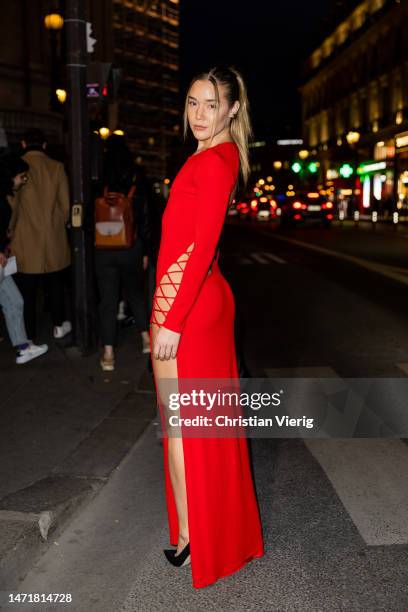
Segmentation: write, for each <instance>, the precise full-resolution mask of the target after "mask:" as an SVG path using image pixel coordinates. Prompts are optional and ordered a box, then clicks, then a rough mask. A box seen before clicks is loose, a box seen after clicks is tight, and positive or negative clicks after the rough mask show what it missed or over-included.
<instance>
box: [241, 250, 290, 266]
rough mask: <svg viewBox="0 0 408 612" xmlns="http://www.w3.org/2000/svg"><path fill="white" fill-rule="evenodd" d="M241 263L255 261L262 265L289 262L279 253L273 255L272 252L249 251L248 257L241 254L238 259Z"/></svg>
mask: <svg viewBox="0 0 408 612" xmlns="http://www.w3.org/2000/svg"><path fill="white" fill-rule="evenodd" d="M238 261H239V263H240V264H244V265H248V264H253V263H255V262H256V263H260V264H262V265H267V264H270V263H271V262H273V263H279V264H285V263H287V262H286V261H285V260H284V259H282V258H281V257H278V256H277V255H273V254H272V253H264V252H262V253H247V257H245V256H244V255H242V256H240V257H239V259H238Z"/></svg>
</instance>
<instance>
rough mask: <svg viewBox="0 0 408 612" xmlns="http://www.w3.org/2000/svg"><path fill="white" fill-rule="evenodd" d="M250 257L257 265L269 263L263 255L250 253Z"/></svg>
mask: <svg viewBox="0 0 408 612" xmlns="http://www.w3.org/2000/svg"><path fill="white" fill-rule="evenodd" d="M251 257H252V259H255V261H257V262H258V263H261V264H267V263H269V260H268V259H265V257H264V254H263V253H251Z"/></svg>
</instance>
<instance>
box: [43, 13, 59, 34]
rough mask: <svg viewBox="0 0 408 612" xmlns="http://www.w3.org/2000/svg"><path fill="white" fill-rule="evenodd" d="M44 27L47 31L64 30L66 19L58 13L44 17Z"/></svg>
mask: <svg viewBox="0 0 408 612" xmlns="http://www.w3.org/2000/svg"><path fill="white" fill-rule="evenodd" d="M44 25H45V27H46V28H47V30H62V27H63V25H64V18H63V17H62V16H61V15H59V14H58V13H50V14H49V15H46V16H45V17H44Z"/></svg>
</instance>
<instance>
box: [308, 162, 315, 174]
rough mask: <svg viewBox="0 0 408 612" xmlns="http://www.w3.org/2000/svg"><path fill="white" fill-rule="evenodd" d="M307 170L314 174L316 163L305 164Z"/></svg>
mask: <svg viewBox="0 0 408 612" xmlns="http://www.w3.org/2000/svg"><path fill="white" fill-rule="evenodd" d="M307 168H308V170H309V172H311V173H312V174H315V173H316V172H317V164H316V162H310V164H309V165H308V166H307Z"/></svg>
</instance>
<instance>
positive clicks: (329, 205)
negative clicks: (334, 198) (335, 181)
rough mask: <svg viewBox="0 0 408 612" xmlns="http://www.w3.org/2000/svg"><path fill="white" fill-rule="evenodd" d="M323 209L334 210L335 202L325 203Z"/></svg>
mask: <svg viewBox="0 0 408 612" xmlns="http://www.w3.org/2000/svg"><path fill="white" fill-rule="evenodd" d="M322 208H333V202H324V204H322Z"/></svg>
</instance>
